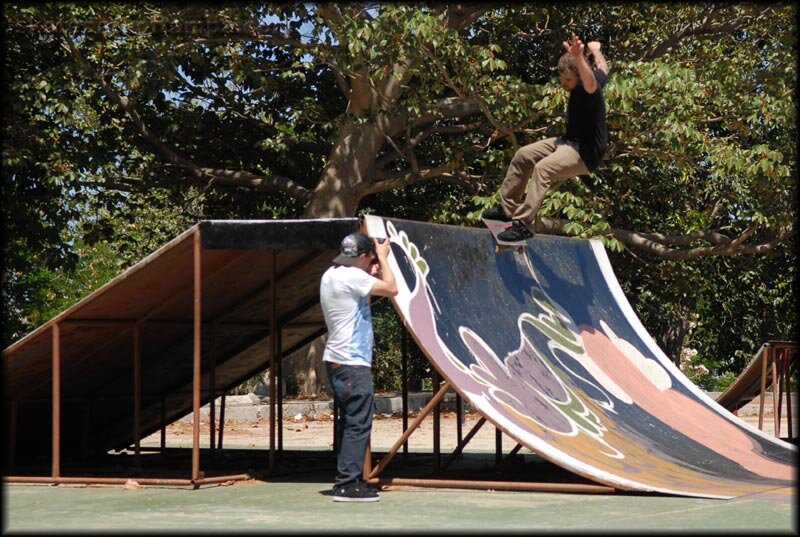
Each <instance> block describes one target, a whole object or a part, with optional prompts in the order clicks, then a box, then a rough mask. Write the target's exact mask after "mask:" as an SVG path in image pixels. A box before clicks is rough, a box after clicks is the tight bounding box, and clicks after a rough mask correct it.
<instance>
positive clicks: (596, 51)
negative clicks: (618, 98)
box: [586, 41, 608, 75]
mask: <svg viewBox="0 0 800 537" xmlns="http://www.w3.org/2000/svg"><path fill="white" fill-rule="evenodd" d="M586 47H587V48H588V49H589V52H590V53H591V55H592V57H593V58H594V63H595V65H596V66H597V68H598V69H600V70H601V71H603V72H604V73H605V74H606V75H608V63H606V59H605V58H604V57H603V53H602V52H600V47H602V44H601V43H600V42H599V41H589V43H587V44H586Z"/></svg>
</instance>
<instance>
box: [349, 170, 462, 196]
mask: <svg viewBox="0 0 800 537" xmlns="http://www.w3.org/2000/svg"><path fill="white" fill-rule="evenodd" d="M450 171H451V168H450V166H447V165H445V166H437V167H431V168H420V170H419V172H415V171H413V170H403V171H401V172H397V173H393V174H385V173H382V172H378V173H376V174H375V176H374V177H372V178H370V180H368V181H365V182H364V183H363V184H362V185H361V187H360V188H359V192H358V195H359V197H364V196H369V195H370V194H376V193H378V192H386V191H387V190H392V189H395V188H403V187H406V186H408V185H411V184H414V183H417V182H419V181H425V180H428V179H433V178H436V177H441V176H443V175H445V174H449V172H450Z"/></svg>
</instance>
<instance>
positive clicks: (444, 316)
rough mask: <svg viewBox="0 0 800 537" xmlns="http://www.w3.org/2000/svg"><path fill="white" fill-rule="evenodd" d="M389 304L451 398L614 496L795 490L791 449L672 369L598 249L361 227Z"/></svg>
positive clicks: (377, 221) (406, 224) (381, 222)
mask: <svg viewBox="0 0 800 537" xmlns="http://www.w3.org/2000/svg"><path fill="white" fill-rule="evenodd" d="M366 220H367V229H368V232H369V234H370V235H372V236H386V237H388V238H389V240H390V242H391V246H392V255H391V256H390V263H391V264H392V267H393V269H394V271H395V274H396V275H397V280H398V286H399V288H400V291H399V294H398V296H397V297H396V298H395V300H394V304H395V307H396V309H397V310H398V312H399V313H400V315H401V316H402V318H403V319H404V322H405V325H406V327H407V329H408V330H409V332H410V333H411V334H412V335H413V337H414V338H415V340H416V341H417V343H418V345H419V346H420V348H421V349H422V350H423V352H425V354H426V355H427V356H428V358H429V359H430V360H431V362H432V363H434V364H435V365H436V367H437V369H438V370H439V372H440V373H441V374H442V375H443V376H444V378H446V379H447V380H449V381H450V383H451V384H452V385H453V387H454V389H455V390H456V391H457V392H459V394H460V395H461V396H462V397H464V398H465V399H466V400H467V401H469V402H470V404H472V406H473V407H474V408H476V409H477V410H479V411H480V412H481V413H482V414H483V415H484V416H485V417H486V418H487V419H488V420H489V421H491V422H492V423H493V424H494V425H495V426H497V427H499V428H500V429H501V430H503V431H504V432H505V433H506V434H508V435H509V436H511V437H512V438H514V439H515V440H516V441H518V442H519V443H521V444H522V445H523V446H525V447H527V448H528V449H530V450H532V451H534V452H535V453H537V454H539V455H541V456H542V457H544V458H546V459H548V460H550V461H551V462H553V463H555V464H558V465H560V466H562V467H564V468H567V469H568V470H570V471H573V472H575V473H576V474H579V475H582V476H584V477H586V478H589V479H591V480H594V481H597V482H599V483H603V484H607V485H610V486H613V487H616V488H618V489H622V490H638V491H654V492H663V493H668V494H678V495H688V496H698V497H710V498H732V497H737V496H743V495H747V494H752V493H757V492H763V491H765V490H770V489H775V488H780V487H786V486H793V485H794V484H795V480H796V477H795V470H796V468H795V465H796V455H797V448H796V447H795V446H792V445H791V444H788V443H786V442H783V441H781V440H778V439H776V438H774V437H771V436H769V435H767V434H765V433H763V432H761V431H759V430H758V429H756V428H754V427H752V426H750V425H749V424H747V423H745V422H743V421H741V420H739V419H738V418H737V417H736V416H734V415H733V414H731V413H729V412H728V411H727V410H725V409H724V408H722V407H721V406H719V405H718V404H717V403H716V402H714V401H713V400H712V399H711V398H709V397H708V396H707V395H706V394H705V393H704V392H703V391H702V390H700V389H699V388H697V387H696V386H695V385H694V384H692V383H691V382H690V381H689V380H688V379H687V378H686V377H685V376H683V374H682V373H681V372H680V371H679V370H678V369H677V368H676V367H675V366H674V364H672V362H671V361H670V360H669V358H668V357H667V356H666V355H665V354H664V353H663V352H662V351H661V350H660V349H659V348H658V346H657V345H656V344H655V342H654V341H653V339H652V338H651V337H650V336H649V335H648V334H647V332H646V331H645V329H644V327H643V326H642V324H641V322H640V321H639V319H638V317H637V316H636V315H635V313H634V312H633V310H632V308H631V306H630V304H629V303H628V301H627V300H626V298H625V296H624V295H623V293H622V290H621V288H620V287H619V284H618V282H617V280H616V278H615V276H614V274H613V271H612V268H611V265H610V263H609V260H608V257H607V255H606V253H605V250H604V248H603V246H602V244H601V243H599V242H598V241H591V240H580V239H570V238H562V237H551V236H537V237H535V238H533V239H530V240H528V246H527V247H526V249H525V251H524V253H523V254H517V253H512V252H504V253H499V254H496V253H495V251H494V242H493V240H492V238H491V236H490V234H489V232H488V231H487V230H483V229H473V228H466V227H458V226H446V225H437V224H426V223H421V222H413V221H406V220H392V219H382V218H378V217H371V216H370V217H367V219H366Z"/></svg>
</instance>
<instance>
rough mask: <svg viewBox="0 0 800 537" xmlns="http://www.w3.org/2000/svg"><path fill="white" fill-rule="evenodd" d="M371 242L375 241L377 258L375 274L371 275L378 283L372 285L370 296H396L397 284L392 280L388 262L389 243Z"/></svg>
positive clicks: (386, 241) (376, 240) (392, 275)
mask: <svg viewBox="0 0 800 537" xmlns="http://www.w3.org/2000/svg"><path fill="white" fill-rule="evenodd" d="M372 240H374V241H375V254H376V257H377V258H378V267H377V270H376V271H375V272H376V273H375V274H373V275H374V276H375V277H376V278H378V281H376V282H375V283H374V284H373V285H372V290H371V291H370V294H371V295H378V296H388V297H392V296H395V295H396V294H397V282H396V281H395V279H394V273H393V272H392V267H390V266H389V261H388V259H389V241H388V240H384V241H383V242H378V239H372Z"/></svg>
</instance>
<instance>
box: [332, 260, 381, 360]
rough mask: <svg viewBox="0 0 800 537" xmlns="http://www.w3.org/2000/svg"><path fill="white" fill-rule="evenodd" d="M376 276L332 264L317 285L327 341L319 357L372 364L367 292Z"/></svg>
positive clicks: (370, 315) (373, 283)
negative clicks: (326, 329)
mask: <svg viewBox="0 0 800 537" xmlns="http://www.w3.org/2000/svg"><path fill="white" fill-rule="evenodd" d="M376 281H378V279H377V278H376V277H374V276H372V275H370V274H367V273H366V272H365V271H364V270H362V269H360V268H358V267H346V266H340V265H334V266H332V267H331V268H329V269H328V270H326V271H325V274H323V275H322V280H321V281H320V285H319V301H320V305H321V306H322V313H323V315H324V316H325V324H326V325H327V326H328V341H327V343H326V344H325V352H324V354H323V355H322V360H323V361H325V362H334V363H337V364H344V365H361V366H367V367H371V366H372V340H373V336H372V312H371V311H370V308H369V292H370V291H372V286H373V285H375V282H376Z"/></svg>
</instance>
